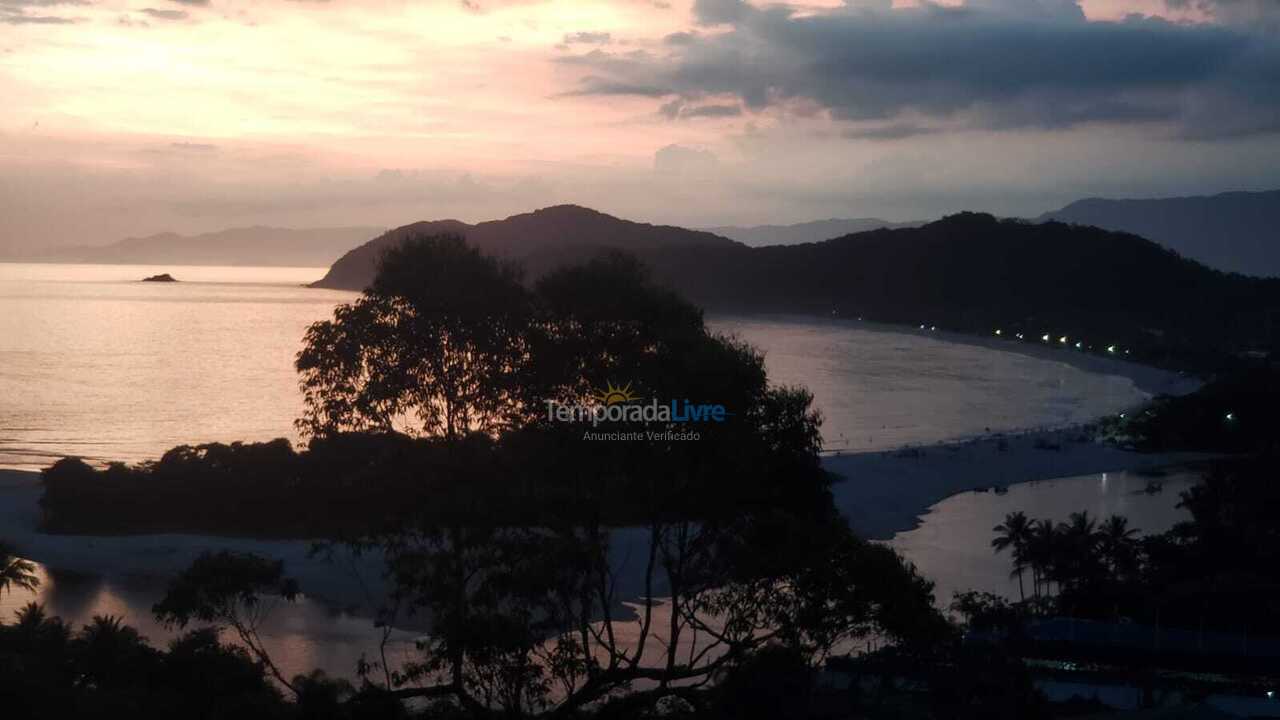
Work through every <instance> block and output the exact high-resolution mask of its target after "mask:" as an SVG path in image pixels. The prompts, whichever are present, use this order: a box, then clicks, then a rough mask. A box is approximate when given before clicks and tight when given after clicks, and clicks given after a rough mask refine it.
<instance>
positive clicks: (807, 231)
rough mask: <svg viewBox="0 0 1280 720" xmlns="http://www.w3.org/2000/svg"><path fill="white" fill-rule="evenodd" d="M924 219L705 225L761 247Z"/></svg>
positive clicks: (915, 225)
mask: <svg viewBox="0 0 1280 720" xmlns="http://www.w3.org/2000/svg"><path fill="white" fill-rule="evenodd" d="M920 225H923V223H919V222H907V223H892V222H889V221H888V220H881V219H879V218H831V219H829V220H814V221H812V222H803V223H796V224H794V225H752V226H750V227H738V226H736V225H725V226H721V227H712V228H705V229H706V230H707V231H708V232H713V233H715V234H716V235H722V236H724V237H727V238H729V239H730V240H737V241H738V242H740V243H742V244H744V245H750V246H752V247H761V246H764V245H798V244H800V243H807V242H819V241H822V240H830V239H831V238H837V237H840V236H842V235H848V234H850V233H858V232H867V231H868V230H879V229H880V228H900V227H919V226H920Z"/></svg>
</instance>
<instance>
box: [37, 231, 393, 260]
mask: <svg viewBox="0 0 1280 720" xmlns="http://www.w3.org/2000/svg"><path fill="white" fill-rule="evenodd" d="M379 232H381V229H380V228H370V227H339V228H312V229H307V230H294V229H288V228H275V227H245V228H232V229H230V230H220V231H218V232H211V233H204V234H202V235H178V234H175V233H160V234H157V235H148V236H147V237H140V238H127V239H125V240H121V241H119V242H116V243H112V244H111V245H103V246H93V247H89V246H82V247H70V248H59V249H57V250H54V251H52V252H48V253H45V254H43V255H40V256H37V257H33V258H30V259H32V260H37V261H43V262H68V263H107V264H136V265H275V266H299V267H317V266H321V267H322V266H325V265H329V264H330V263H332V262H333V261H334V260H335V259H337V258H338V257H339V256H341V255H342V254H343V253H344V252H346V251H348V250H350V249H351V248H353V247H355V246H356V245H359V244H360V243H362V242H364V241H366V240H368V239H369V238H370V237H372V236H374V235H376V234H378V233H379Z"/></svg>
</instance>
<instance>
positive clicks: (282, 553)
mask: <svg viewBox="0 0 1280 720" xmlns="http://www.w3.org/2000/svg"><path fill="white" fill-rule="evenodd" d="M716 318H724V319H733V320H748V321H756V322H759V321H765V322H768V321H780V322H788V321H792V322H794V321H803V322H807V323H823V324H830V325H835V326H840V327H847V328H853V329H862V330H866V331H869V332H880V333H889V334H899V335H917V336H923V337H928V338H934V339H936V340H938V341H939V342H948V343H962V344H968V345H973V346H978V347H982V348H986V349H992V350H997V351H1004V352H1013V353H1017V354H1022V355H1026V356H1031V357H1035V358H1038V359H1043V360H1048V361H1052V362H1061V363H1064V364H1067V365H1070V366H1073V367H1075V368H1078V369H1080V370H1083V371H1086V372H1092V373H1098V374H1102V375H1112V376H1120V377H1124V378H1127V379H1129V380H1130V381H1132V382H1133V383H1134V384H1135V386H1136V387H1137V388H1138V389H1139V390H1141V391H1143V392H1144V393H1146V394H1148V395H1157V394H1164V393H1167V394H1185V393H1188V392H1192V391H1194V390H1195V389H1196V388H1198V387H1199V386H1200V385H1201V383H1200V381H1199V380H1198V379H1197V378H1194V377H1191V376H1188V375H1184V374H1179V373H1175V372H1172V371H1167V370H1163V369H1160V368H1154V367H1150V366H1146V365H1141V364H1138V363H1134V362H1130V361H1126V360H1123V359H1120V358H1112V357H1106V356H1098V355H1094V354H1092V353H1087V352H1081V351H1076V350H1074V349H1069V348H1060V347H1057V346H1053V345H1042V344H1040V343H1038V342H1016V341H1012V340H1003V339H1000V338H996V337H990V338H985V337H980V336H974V335H967V334H963V333H954V332H946V331H928V330H925V331H920V330H917V329H915V328H911V327H907V326H900V325H885V324H879V323H871V322H865V321H856V320H849V319H844V318H822V317H810V316H798V315H777V314H774V315H750V316H742V315H717V316H712V317H709V320H710V321H712V322H714V320H715V319H716ZM1213 457H1216V456H1215V455H1212V454H1206V453H1153V454H1146V453H1138V452H1134V451H1128V450H1123V449H1121V448H1118V447H1116V446H1113V445H1108V444H1104V443H1101V442H1097V441H1094V440H1093V439H1092V438H1091V437H1090V436H1089V435H1088V432H1087V431H1086V430H1085V428H1084V426H1080V425H1076V426H1071V427H1057V428H1050V429H1044V428H1042V429H1033V430H1011V431H1005V432H993V433H984V434H983V435H981V436H978V437H968V438H966V437H959V438H953V439H951V440H946V441H941V442H936V443H930V444H926V445H908V446H902V447H896V448H892V449H882V450H874V451H860V452H836V453H831V454H824V456H823V458H822V464H823V467H824V468H825V469H827V470H828V471H830V472H831V473H833V474H834V475H836V476H838V477H837V478H836V479H835V481H834V482H833V484H832V488H831V491H832V496H833V499H834V501H835V504H836V507H837V508H838V509H839V510H840V512H841V513H842V514H844V515H845V517H846V519H847V520H848V522H849V524H850V526H851V527H852V528H853V529H854V530H855V531H856V532H858V533H859V534H861V535H862V536H864V537H866V538H867V539H870V540H888V539H891V538H892V537H893V536H894V535H895V534H896V533H899V532H904V531H908V530H911V529H914V528H916V527H918V526H919V525H920V523H921V521H922V519H923V517H924V516H925V515H926V514H927V513H928V512H929V510H930V508H931V507H932V506H933V505H935V504H937V503H938V502H940V501H942V500H944V499H946V498H948V497H950V496H952V495H956V494H959V493H963V492H968V491H973V490H982V489H990V488H993V487H1007V486H1008V485H1012V484H1016V483H1021V482H1032V481H1039V480H1051V479H1057V478H1068V477H1076V476H1081V475H1090V474H1095V473H1102V472H1113V471H1120V470H1131V471H1143V470H1151V469H1156V468H1162V467H1168V466H1174V465H1187V464H1192V463H1196V462H1200V461H1204V460H1208V459H1211V458H1213ZM40 494H41V490H40V480H39V473H38V472H36V471H31V470H5V469H0V539H3V540H6V541H8V542H11V543H13V544H14V545H15V546H16V548H17V549H18V550H19V551H20V552H22V553H24V556H25V557H29V558H30V559H32V560H34V561H36V562H39V563H41V564H42V565H45V566H47V567H50V568H53V569H55V570H61V571H68V572H82V573H85V572H87V573H93V574H97V575H101V576H106V577H111V576H144V577H148V576H149V577H162V578H163V577H168V576H172V575H174V574H176V573H178V572H180V571H181V570H183V569H185V568H186V567H187V566H188V565H190V563H191V562H192V561H193V560H194V559H195V558H196V557H197V556H198V555H199V554H200V552H203V551H205V550H218V549H224V548H225V549H232V550H239V551H244V552H256V553H259V554H263V555H267V556H271V557H273V558H276V559H282V560H285V562H286V568H287V571H288V572H289V574H290V575H292V576H294V577H295V578H297V579H298V580H300V581H301V582H302V583H303V587H304V589H305V590H306V592H307V594H308V595H313V596H315V597H318V598H322V599H324V600H325V601H326V602H329V603H332V604H333V605H335V606H337V607H350V606H353V605H359V604H362V602H363V600H364V599H365V598H364V596H363V594H362V591H361V590H360V588H358V587H355V588H353V587H352V585H356V586H362V585H364V584H365V583H367V582H369V581H371V580H372V581H376V578H377V577H378V573H379V568H378V566H377V565H376V563H369V562H368V560H369V559H368V558H364V559H356V558H349V557H342V558H338V559H337V561H329V560H327V559H325V558H322V557H313V556H312V555H311V552H310V551H311V548H312V542H311V541H308V540H271V539H254V538H247V537H230V536H211V535H190V534H177V533H174V534H152V535H119V536H99V535H49V534H45V533H41V532H39V531H38V525H39V519H40V508H39V497H40ZM353 573H355V574H358V575H359V576H360V578H361V580H360V581H359V582H354V583H353V582H352V581H353V580H354V579H355V576H354V575H353Z"/></svg>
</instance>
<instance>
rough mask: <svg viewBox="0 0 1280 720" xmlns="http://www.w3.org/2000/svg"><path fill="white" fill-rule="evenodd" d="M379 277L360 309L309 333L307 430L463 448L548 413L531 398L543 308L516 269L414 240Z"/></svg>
mask: <svg viewBox="0 0 1280 720" xmlns="http://www.w3.org/2000/svg"><path fill="white" fill-rule="evenodd" d="M380 267H381V271H380V272H379V273H378V275H377V277H376V278H375V279H374V281H373V283H372V285H370V287H369V288H368V289H367V290H366V291H365V293H364V294H363V295H362V296H361V297H360V299H358V300H357V301H356V302H354V303H351V304H348V305H342V306H340V307H339V308H338V309H337V310H336V311H335V313H334V319H333V320H327V321H323V322H318V323H315V324H314V325H312V326H311V328H310V329H308V330H307V334H306V338H305V340H304V347H303V350H302V351H301V352H300V353H298V358H297V367H298V372H299V373H300V374H301V386H302V390H303V393H304V396H305V398H306V413H305V414H304V415H303V417H302V418H301V419H300V420H299V421H298V425H299V427H300V428H301V429H303V430H305V431H306V432H308V433H309V434H312V435H326V434H332V433H336V432H343V431H365V430H375V431H383V432H389V431H399V432H405V433H410V434H415V435H425V436H433V437H444V438H451V439H452V438H458V437H460V436H462V435H465V434H467V433H469V432H481V433H487V434H495V433H498V432H501V431H503V430H505V429H508V428H510V427H512V426H514V425H516V424H518V423H519V420H520V418H521V417H523V416H526V415H527V414H528V413H530V412H533V411H534V410H536V409H537V408H534V407H532V406H531V404H529V403H528V402H526V399H525V398H524V397H523V395H522V392H523V391H524V390H525V389H526V388H527V383H526V382H524V378H523V377H522V374H521V372H522V368H523V367H524V365H525V359H526V356H527V354H528V352H529V348H528V327H529V324H530V322H531V320H532V317H531V315H532V307H531V305H530V302H529V297H528V293H527V291H526V290H525V289H524V287H523V286H522V285H521V284H520V277H519V273H518V272H517V271H516V270H515V269H514V267H512V266H509V265H504V264H502V263H500V262H498V261H497V260H495V259H493V258H490V257H486V256H483V255H481V254H480V253H479V252H478V251H476V250H475V249H473V248H470V247H468V246H467V245H466V243H465V242H464V241H463V240H462V239H461V238H458V237H448V236H441V237H423V238H415V239H412V240H409V241H407V242H406V243H404V244H403V245H401V246H398V247H396V248H394V249H392V250H390V251H389V252H387V254H386V255H385V256H384V258H383V260H382V264H381V266H380Z"/></svg>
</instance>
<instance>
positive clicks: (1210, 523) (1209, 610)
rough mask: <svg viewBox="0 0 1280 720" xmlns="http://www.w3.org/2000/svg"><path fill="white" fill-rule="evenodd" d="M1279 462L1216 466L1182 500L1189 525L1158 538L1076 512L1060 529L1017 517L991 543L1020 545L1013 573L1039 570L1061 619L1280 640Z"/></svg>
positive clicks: (1038, 590) (1044, 596) (968, 610)
mask: <svg viewBox="0 0 1280 720" xmlns="http://www.w3.org/2000/svg"><path fill="white" fill-rule="evenodd" d="M1276 465H1277V457H1276V456H1274V455H1270V454H1263V455H1260V456H1256V457H1250V458H1244V459H1234V460H1223V461H1218V462H1216V463H1214V464H1213V465H1211V466H1210V467H1209V468H1208V469H1207V470H1206V471H1205V472H1204V474H1203V475H1202V477H1201V478H1200V480H1199V482H1198V483H1197V484H1195V485H1194V486H1192V487H1191V488H1190V489H1189V490H1187V491H1185V492H1184V493H1183V494H1182V498H1181V502H1180V507H1183V508H1186V509H1187V510H1188V511H1189V512H1190V513H1191V519H1190V520H1189V521H1185V522H1182V523H1180V524H1178V525H1177V526H1175V527H1174V528H1173V529H1172V530H1169V531H1168V532H1165V533H1161V534H1158V535H1151V536H1145V537H1143V536H1141V534H1140V531H1139V530H1138V529H1137V528H1133V527H1131V526H1130V525H1129V523H1128V520H1127V519H1126V518H1124V517H1119V516H1111V517H1109V518H1107V519H1106V520H1105V521H1103V522H1101V523H1097V522H1096V521H1094V520H1093V518H1091V517H1089V515H1088V514H1087V513H1074V514H1072V515H1071V517H1070V519H1069V520H1068V521H1067V522H1064V523H1059V524H1057V525H1054V524H1052V523H1049V522H1045V521H1029V520H1027V519H1026V518H1025V517H1020V514H1016V515H1019V516H1015V514H1011V515H1010V516H1009V517H1007V518H1006V519H1005V522H1004V523H1002V524H1001V525H999V526H997V527H996V528H995V529H994V530H995V532H996V533H997V535H996V538H995V540H993V542H992V545H993V546H994V547H995V548H996V551H997V552H999V551H1001V550H1003V549H1006V548H1012V551H1013V564H1014V572H1015V573H1016V572H1018V571H1019V569H1020V568H1022V567H1026V568H1028V569H1030V570H1032V572H1033V575H1034V577H1035V578H1036V580H1035V586H1034V587H1035V598H1036V599H1038V600H1047V601H1049V603H1050V605H1051V607H1050V608H1049V611H1050V612H1051V613H1054V614H1061V615H1069V616H1073V617H1079V618H1092V619H1100V620H1116V619H1119V618H1129V619H1132V620H1137V621H1141V622H1145V623H1147V624H1152V625H1157V624H1158V625H1160V626H1162V627H1186V628H1199V629H1206V628H1207V629H1215V628H1216V629H1220V630H1222V631H1226V632H1232V633H1238V632H1242V631H1243V632H1248V633H1256V634H1280V624H1277V623H1276V621H1275V618H1276V617H1277V610H1278V609H1280V606H1277V604H1276V601H1275V600H1274V598H1275V593H1274V592H1273V591H1274V588H1275V587H1276V586H1277V585H1278V584H1280V573H1277V571H1276V568H1280V532H1278V531H1277V529H1276V525H1275V520H1274V518H1275V517H1276V514H1277V513H1280V491H1278V490H1277V489H1276V486H1275V483H1274V482H1273V480H1274V478H1275V475H1276ZM975 598H976V596H972V595H970V596H966V600H973V599H975ZM1028 603H1030V601H1028ZM962 604H964V603H962ZM957 609H961V610H962V612H964V613H965V614H973V611H974V609H975V608H974V607H970V606H968V605H966V606H965V607H963V608H961V607H957ZM1028 609H1030V608H1028Z"/></svg>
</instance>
